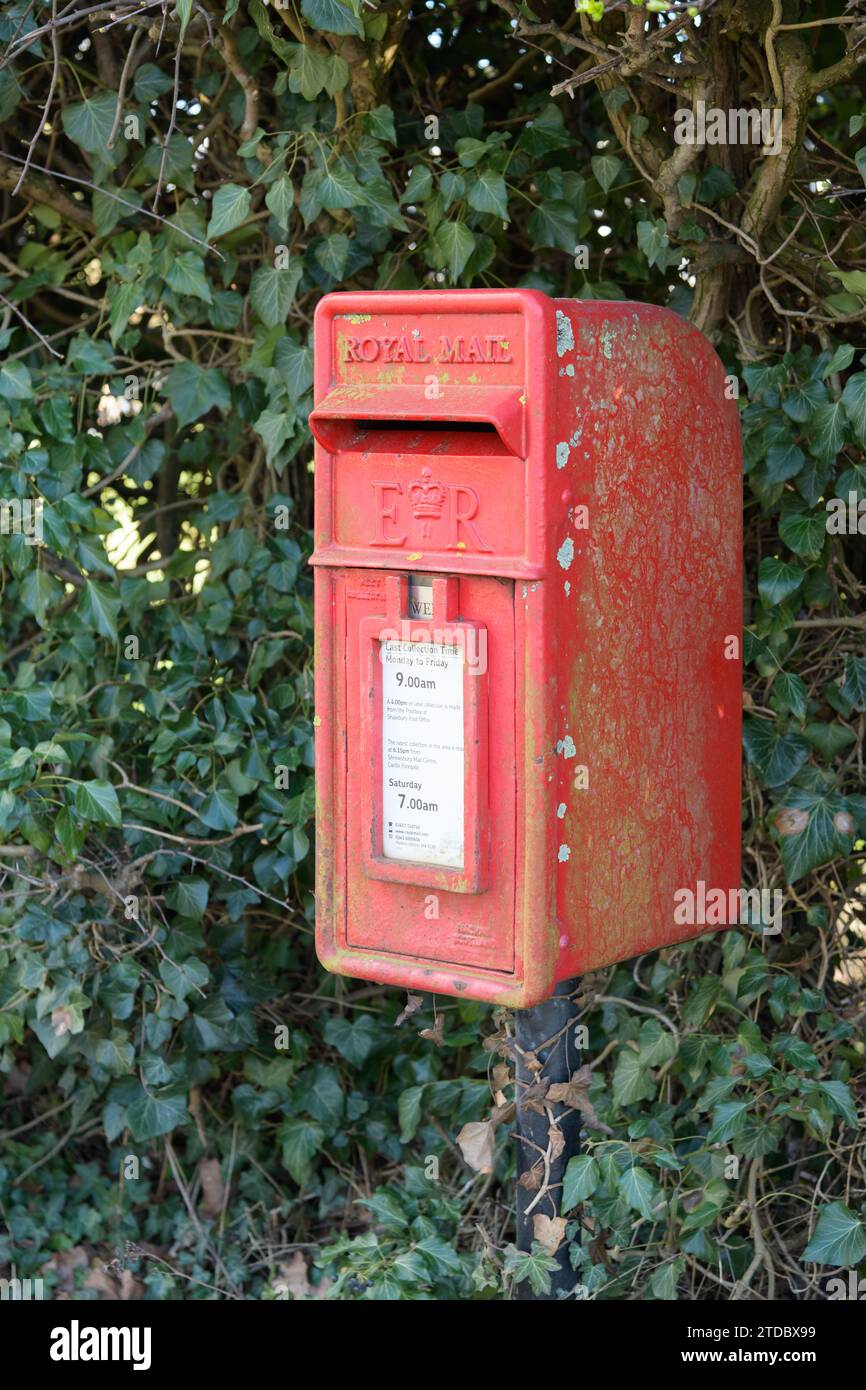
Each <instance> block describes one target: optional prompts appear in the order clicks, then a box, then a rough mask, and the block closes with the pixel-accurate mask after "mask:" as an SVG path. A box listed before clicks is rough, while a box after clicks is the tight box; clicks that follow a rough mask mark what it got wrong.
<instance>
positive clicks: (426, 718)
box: [310, 290, 742, 1008]
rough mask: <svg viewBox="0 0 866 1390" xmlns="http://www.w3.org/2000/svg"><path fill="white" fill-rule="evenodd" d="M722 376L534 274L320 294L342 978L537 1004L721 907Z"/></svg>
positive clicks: (730, 822)
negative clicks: (543, 289)
mask: <svg viewBox="0 0 866 1390" xmlns="http://www.w3.org/2000/svg"><path fill="white" fill-rule="evenodd" d="M728 380H729V379H728V378H726V377H725V374H724V369H723V367H722V364H721V363H720V361H719V359H718V357H717V356H716V354H715V353H714V352H713V350H712V348H711V347H710V345H709V343H708V342H707V341H706V339H705V338H704V337H703V336H702V335H701V334H700V333H699V332H698V331H697V330H696V329H694V328H692V327H691V326H690V325H689V324H687V323H685V322H684V321H683V320H681V319H680V318H679V317H677V315H675V314H673V313H671V312H670V311H668V310H665V309H659V308H655V307H653V306H649V305H641V304H632V303H601V302H594V301H579V300H551V299H549V298H548V297H547V296H545V295H543V294H540V293H538V292H537V291H534V290H453V291H452V290H448V291H439V290H428V291H421V292H403V291H399V292H392V291H372V292H359V293H357V294H355V293H338V294H330V295H327V296H326V297H325V298H324V299H323V300H322V301H321V302H320V304H319V306H318V310H317V312H316V324H315V402H316V404H315V407H314V409H313V412H312V414H311V416H310V424H311V426H312V430H313V434H314V435H315V439H316V478H315V485H316V517H315V551H314V555H313V559H312V563H313V564H314V566H315V567H316V569H315V580H316V583H315V590H316V767H317V823H316V853H317V929H316V932H317V947H318V952H319V956H320V959H321V960H322V962H323V964H324V965H326V966H327V967H328V969H329V970H334V971H338V972H339V973H342V974H346V975H353V976H360V977H362V978H364V979H369V980H375V981H379V982H382V983H387V984H393V985H405V986H407V987H409V988H412V989H419V990H436V991H442V992H444V993H446V994H454V995H465V996H468V997H470V998H477V999H484V1000H488V1001H493V1002H496V1003H500V1004H507V1005H511V1006H515V1007H520V1008H525V1007H529V1006H530V1005H532V1004H535V1003H537V1002H538V1001H539V1000H541V999H543V998H545V997H546V996H547V995H548V994H549V993H550V992H551V991H552V989H553V987H554V985H555V983H556V982H557V981H558V980H561V979H565V978H568V977H570V976H573V975H578V974H582V973H584V972H585V971H588V970H592V969H595V968H598V967H600V966H604V965H607V964H610V963H611V962H613V961H616V960H620V959H623V958H625V957H629V956H634V955H637V954H639V953H640V952H643V951H647V950H651V949H652V948H654V947H659V946H665V945H668V944H671V943H673V942H676V941H681V940H683V939H686V938H688V937H690V936H695V935H698V934H700V932H701V931H703V930H706V929H707V926H705V925H704V924H703V923H702V922H701V921H699V920H698V921H696V920H694V918H692V920H691V921H683V920H681V918H682V914H678V913H677V911H676V905H677V903H681V902H682V901H683V897H682V895H683V892H684V891H685V892H686V893H688V892H689V891H693V892H694V893H695V895H696V897H697V898H698V899H700V900H701V901H703V900H705V898H706V896H707V894H708V893H709V892H710V891H711V890H718V891H720V892H721V893H723V894H726V895H728V894H731V893H732V891H733V894H734V895H735V892H736V887H737V883H738V878H739V827H740V809H739V807H740V698H741V697H740V689H741V681H740V673H741V662H740V631H741V592H740V583H741V581H740V535H741V486H742V485H741V454H740V443H739V425H738V417H737V409H736V405H735V404H734V402H733V400H731V399H730V398H729V397H730V396H731V395H732V394H734V393H733V392H732V391H731V390H730V389H726V385H727V384H728ZM702 894H703V897H701V895H702ZM715 920H716V922H718V917H717V918H716V919H715Z"/></svg>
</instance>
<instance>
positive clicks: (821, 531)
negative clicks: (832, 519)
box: [779, 512, 827, 560]
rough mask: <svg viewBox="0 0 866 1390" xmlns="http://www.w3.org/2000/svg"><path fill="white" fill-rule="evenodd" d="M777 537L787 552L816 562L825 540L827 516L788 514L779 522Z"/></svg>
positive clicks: (802, 513)
mask: <svg viewBox="0 0 866 1390" xmlns="http://www.w3.org/2000/svg"><path fill="white" fill-rule="evenodd" d="M779 535H780V537H781V539H782V540H783V541H784V542H785V544H786V546H787V547H788V549H789V550H793V552H794V554H795V555H801V556H803V558H804V559H807V560H817V559H818V558H819V556H820V554H821V551H822V550H823V548H824V541H825V540H826V538H827V515H826V513H823V514H822V513H815V512H788V513H787V515H786V516H783V517H782V519H781V521H780V522H779Z"/></svg>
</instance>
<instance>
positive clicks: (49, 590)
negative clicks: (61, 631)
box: [21, 569, 63, 627]
mask: <svg viewBox="0 0 866 1390" xmlns="http://www.w3.org/2000/svg"><path fill="white" fill-rule="evenodd" d="M62 597H63V590H62V588H61V587H60V585H59V584H58V582H57V580H56V579H54V578H52V576H51V575H50V574H49V573H48V571H47V570H43V569H34V570H31V571H30V573H29V574H28V575H26V576H25V578H24V581H23V583H22V585H21V602H22V603H23V605H24V607H25V608H26V609H27V612H28V613H32V614H33V616H34V618H35V619H36V621H37V623H38V624H39V626H40V627H44V626H45V615H46V613H47V612H48V609H49V608H50V607H51V606H52V604H54V603H57V602H58V600H59V599H61V598H62Z"/></svg>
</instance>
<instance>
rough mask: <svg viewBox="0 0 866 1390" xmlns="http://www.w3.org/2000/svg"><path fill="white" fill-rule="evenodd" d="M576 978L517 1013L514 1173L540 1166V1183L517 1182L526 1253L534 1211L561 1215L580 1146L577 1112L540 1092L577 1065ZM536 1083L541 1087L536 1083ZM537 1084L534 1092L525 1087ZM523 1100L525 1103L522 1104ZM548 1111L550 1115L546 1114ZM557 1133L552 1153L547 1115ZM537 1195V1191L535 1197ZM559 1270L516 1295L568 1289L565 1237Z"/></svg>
mask: <svg viewBox="0 0 866 1390" xmlns="http://www.w3.org/2000/svg"><path fill="white" fill-rule="evenodd" d="M578 984H579V980H577V979H573V980H563V981H562V982H561V983H560V984H559V985H557V988H556V992H555V994H553V995H552V996H551V998H550V999H545V1001H544V1003H542V1004H537V1005H536V1006H535V1008H534V1009H520V1010H518V1012H517V1014H516V1020H517V1027H516V1041H517V1044H518V1049H519V1050H518V1057H517V1087H516V1091H517V1117H516V1119H517V1176H518V1179H519V1178H520V1177H521V1175H522V1174H523V1173H528V1172H530V1171H531V1170H532V1169H533V1168H534V1167H535V1166H536V1165H537V1164H538V1163H539V1161H541V1162H542V1163H543V1164H544V1162H545V1157H544V1156H545V1155H548V1158H547V1165H546V1168H545V1169H536V1174H537V1175H538V1176H541V1178H542V1183H541V1186H539V1185H538V1182H537V1181H536V1182H535V1184H534V1185H532V1186H528V1187H527V1186H526V1185H524V1184H522V1183H520V1182H519V1181H518V1184H517V1248H518V1250H526V1251H529V1250H530V1249H531V1248H532V1242H533V1239H534V1229H533V1223H534V1220H535V1217H536V1216H538V1215H543V1216H548V1217H551V1218H555V1217H558V1216H559V1215H560V1207H561V1203H562V1178H563V1174H564V1172H565V1168H566V1165H567V1163H568V1160H569V1159H570V1158H573V1157H574V1155H575V1154H576V1153H578V1152H579V1149H580V1126H581V1114H580V1111H579V1110H575V1109H573V1108H572V1107H570V1106H568V1105H564V1104H562V1102H561V1101H547V1100H546V1099H544V1097H543V1096H541V1095H540V1094H539V1093H540V1090H543V1089H544V1086H543V1082H544V1080H545V1079H546V1080H548V1081H549V1082H550V1085H554V1084H556V1083H559V1082H567V1081H570V1079H571V1077H572V1075H573V1073H574V1072H575V1071H577V1069H578V1067H579V1066H580V1052H579V1050H578V1048H577V1046H576V1042H575V1034H574V1029H575V1024H576V1022H577V1016H578V1013H577V1008H576V1006H575V1004H574V1001H573V1000H572V998H571V995H573V994H574V993H575V992H576V990H577V987H578ZM527 1057H529V1058H530V1059H531V1058H535V1059H537V1061H538V1062H540V1063H542V1064H543V1065H542V1068H541V1070H537V1069H535V1068H534V1067H531V1066H527V1065H526V1058H527ZM539 1082H541V1083H542V1085H541V1087H537V1083H539ZM532 1087H536V1089H535V1090H534V1091H533V1090H531V1089H530V1088H532ZM527 1102H528V1103H527ZM548 1112H550V1114H549V1113H548ZM550 1115H552V1117H553V1120H554V1122H555V1124H556V1126H557V1127H558V1129H559V1130H560V1131H561V1132H562V1135H563V1137H564V1139H565V1145H564V1147H563V1148H562V1151H561V1152H560V1153H558V1154H555V1156H554V1150H555V1148H556V1145H552V1144H551V1140H550V1135H549V1133H548V1131H549V1130H550V1128H551V1119H550ZM539 1193H540V1195H539ZM553 1258H554V1259H555V1260H556V1261H557V1263H558V1265H559V1268H558V1269H557V1270H556V1271H552V1272H551V1287H550V1292H549V1293H547V1294H536V1293H533V1291H532V1288H531V1286H530V1283H529V1280H528V1279H524V1280H523V1281H522V1282H521V1283H519V1284H517V1285H516V1288H515V1295H514V1296H515V1298H517V1299H541V1300H554V1299H556V1298H557V1296H558V1295H559V1296H560V1297H561V1296H562V1294H565V1293H571V1291H572V1289H573V1288H574V1287H575V1285H576V1284H577V1283H578V1275H577V1274H576V1273H575V1271H574V1270H573V1269H572V1268H571V1262H570V1260H569V1258H568V1246H567V1244H566V1242H565V1241H563V1242H562V1244H561V1245H560V1246H559V1249H558V1250H557V1251H556V1254H555V1255H554V1257H553Z"/></svg>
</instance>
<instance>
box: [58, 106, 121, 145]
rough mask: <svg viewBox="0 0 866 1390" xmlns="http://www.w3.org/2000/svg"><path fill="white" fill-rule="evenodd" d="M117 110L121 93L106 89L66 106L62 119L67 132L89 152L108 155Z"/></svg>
mask: <svg viewBox="0 0 866 1390" xmlns="http://www.w3.org/2000/svg"><path fill="white" fill-rule="evenodd" d="M116 111H117V93H116V92H103V93H101V94H100V95H99V96H96V97H93V98H90V97H85V99H84V101H77V102H73V104H72V105H71V106H64V107H63V110H62V112H61V117H60V119H61V122H62V125H63V129H64V130H65V131H66V134H67V135H68V136H69V138H70V140H74V141H75V143H76V145H80V146H81V148H82V149H83V150H86V151H87V153H88V154H101V155H107V154H108V138H109V136H110V135H111V131H112V127H113V126H114V117H115V113H116Z"/></svg>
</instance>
